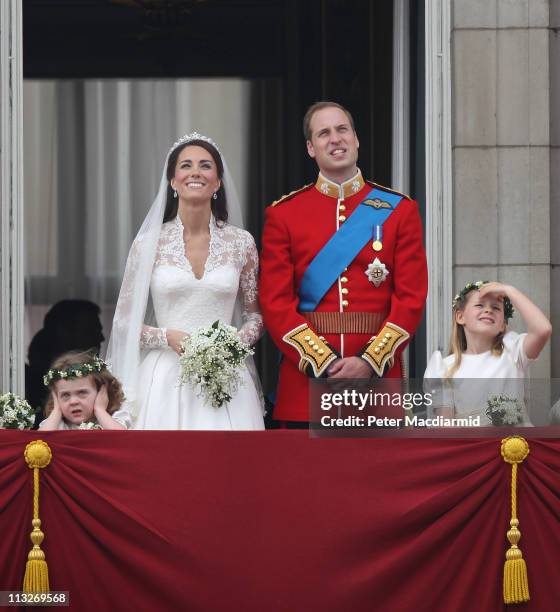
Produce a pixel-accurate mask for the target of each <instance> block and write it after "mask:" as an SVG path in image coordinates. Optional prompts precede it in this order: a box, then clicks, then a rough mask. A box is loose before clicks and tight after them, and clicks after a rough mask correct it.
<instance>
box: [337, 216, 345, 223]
mask: <svg viewBox="0 0 560 612" xmlns="http://www.w3.org/2000/svg"><path fill="white" fill-rule="evenodd" d="M338 220H339V221H340V222H341V223H342V222H343V221H346V217H345V216H344V215H338Z"/></svg>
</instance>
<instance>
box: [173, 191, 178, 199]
mask: <svg viewBox="0 0 560 612" xmlns="http://www.w3.org/2000/svg"><path fill="white" fill-rule="evenodd" d="M173 197H174V198H176V197H177V190H176V189H173Z"/></svg>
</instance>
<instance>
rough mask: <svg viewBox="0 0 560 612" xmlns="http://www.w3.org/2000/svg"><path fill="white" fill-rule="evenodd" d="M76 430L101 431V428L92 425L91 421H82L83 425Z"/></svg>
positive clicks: (94, 424) (97, 425)
mask: <svg viewBox="0 0 560 612" xmlns="http://www.w3.org/2000/svg"><path fill="white" fill-rule="evenodd" d="M78 429H103V427H101V425H99V424H97V423H93V422H92V421H87V422H86V421H84V422H83V423H80V425H79V427H78Z"/></svg>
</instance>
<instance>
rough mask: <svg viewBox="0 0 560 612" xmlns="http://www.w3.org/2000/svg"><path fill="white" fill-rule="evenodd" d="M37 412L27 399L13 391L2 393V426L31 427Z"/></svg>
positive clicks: (0, 409)
mask: <svg viewBox="0 0 560 612" xmlns="http://www.w3.org/2000/svg"><path fill="white" fill-rule="evenodd" d="M33 423H35V412H34V410H33V408H31V406H30V405H29V404H28V403H27V401H26V400H24V399H21V397H18V396H17V395H14V394H13V393H4V395H0V428H1V429H31V427H33Z"/></svg>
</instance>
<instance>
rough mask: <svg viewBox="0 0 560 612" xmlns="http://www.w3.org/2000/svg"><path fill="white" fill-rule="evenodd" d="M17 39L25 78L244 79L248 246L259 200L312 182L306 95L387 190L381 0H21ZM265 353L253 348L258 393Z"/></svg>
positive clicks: (384, 7) (259, 218) (268, 360)
mask: <svg viewBox="0 0 560 612" xmlns="http://www.w3.org/2000/svg"><path fill="white" fill-rule="evenodd" d="M412 4H413V5H414V4H415V3H412ZM411 14H412V20H413V21H414V23H416V20H417V17H416V11H415V10H411ZM411 32H413V33H414V32H416V27H415V25H414V24H412V27H411ZM23 34H24V36H23V43H24V77H25V78H29V79H88V78H103V79H107V78H115V79H116V78H128V79H130V78H162V79H169V78H190V77H216V78H220V77H242V78H246V79H250V80H251V82H252V94H251V102H250V117H251V129H250V134H249V135H248V137H249V139H250V143H251V147H250V149H251V156H252V159H253V160H254V163H253V164H252V165H251V168H248V169H247V172H248V173H250V176H251V181H250V185H251V191H250V201H249V210H250V218H249V224H248V225H249V227H248V229H249V230H250V231H251V232H252V233H253V235H254V236H255V238H256V240H257V244H258V243H259V241H260V235H261V230H262V222H263V212H264V208H265V207H266V205H267V204H269V203H270V202H272V201H274V200H276V199H278V198H279V197H280V196H281V195H282V194H284V193H287V192H289V191H291V190H293V189H296V188H298V187H300V186H301V185H303V184H305V183H308V182H310V181H311V180H313V179H314V176H315V173H316V169H315V165H314V164H313V163H312V161H311V160H310V159H309V158H308V156H307V153H306V150H305V146H304V140H303V134H302V129H301V121H302V118H303V115H304V113H305V110H306V109H307V107H308V106H309V105H310V104H312V103H313V102H315V101H317V100H321V99H332V100H336V101H337V102H339V103H341V104H343V105H344V106H346V107H348V108H349V109H350V110H351V112H352V114H353V116H354V119H355V124H356V129H357V132H358V134H359V136H360V141H361V143H362V146H361V148H360V161H359V165H360V167H361V169H362V172H363V173H364V175H365V176H366V177H369V178H374V179H375V180H376V181H377V182H379V183H381V184H385V185H390V184H391V129H392V107H393V102H392V63H393V58H392V53H393V2H392V1H391V0H305V1H301V0H300V1H298V0H46V1H45V0H24V2H23ZM412 48H413V49H414V46H412ZM413 53H414V51H413ZM412 66H414V63H412ZM411 72H412V73H413V75H414V73H415V70H412V71H411ZM414 78H415V77H414V76H413V80H414ZM413 91H415V90H414V89H413ZM412 119H414V117H413V118H412ZM412 124H413V126H414V121H412ZM414 130H415V128H414V127H413V132H414ZM416 170H417V168H416ZM259 246H260V245H259ZM412 351H413V355H414V347H412ZM273 352H274V351H273V348H272V346H271V343H270V342H268V341H265V342H264V343H261V347H260V354H259V355H258V356H257V357H258V363H259V365H260V369H261V371H262V374H263V380H264V386H265V389H268V388H270V387H271V386H272V384H273V383H272V380H273V378H274V373H275V371H276V357H275V356H274V354H273ZM416 361H417V360H416V359H415V358H414V356H413V358H412V360H411V365H412V367H411V374H412V375H414V373H415V370H416V367H415V363H416Z"/></svg>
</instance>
